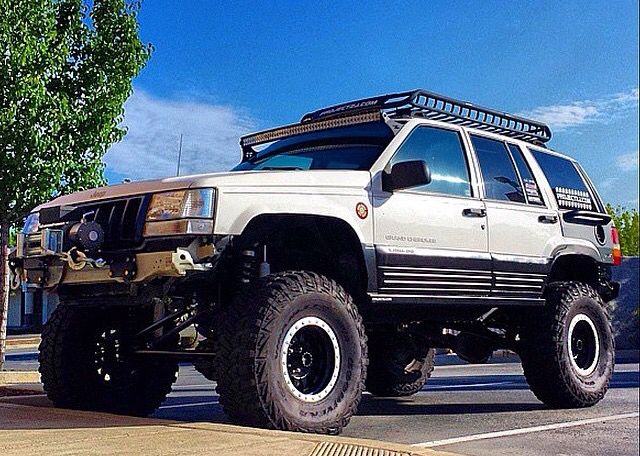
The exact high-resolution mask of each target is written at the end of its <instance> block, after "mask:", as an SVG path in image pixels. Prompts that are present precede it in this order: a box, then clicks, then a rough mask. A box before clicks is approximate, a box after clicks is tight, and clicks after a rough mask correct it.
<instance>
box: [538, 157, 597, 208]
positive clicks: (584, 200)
mask: <svg viewBox="0 0 640 456" xmlns="http://www.w3.org/2000/svg"><path fill="white" fill-rule="evenodd" d="M531 153H532V154H533V157H534V158H535V159H536V161H537V162H538V164H539V165H540V168H542V171H543V172H544V174H545V176H547V180H548V181H549V185H550V186H551V188H552V189H553V194H554V195H555V197H556V201H558V206H560V209H585V210H589V211H593V210H596V209H595V208H596V205H595V204H594V202H593V200H592V199H591V194H590V193H589V189H588V188H587V185H586V184H585V182H584V180H583V179H582V176H580V173H579V172H578V170H577V169H576V166H575V165H574V164H573V162H572V161H570V160H567V159H566V158H562V157H558V156H556V155H551V154H548V153H546V152H542V151H539V150H535V149H531Z"/></svg>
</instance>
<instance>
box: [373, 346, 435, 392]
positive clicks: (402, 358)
mask: <svg viewBox="0 0 640 456" xmlns="http://www.w3.org/2000/svg"><path fill="white" fill-rule="evenodd" d="M434 357H435V350H433V349H430V348H428V347H426V346H421V344H418V343H416V341H415V340H414V339H413V338H412V337H410V336H409V335H407V334H388V335H382V334H380V335H375V336H373V335H371V336H370V337H369V371H368V373H367V391H369V392H370V393H371V394H373V395H374V396H382V397H404V396H412V395H414V394H416V393H417V392H418V391H420V390H421V389H422V387H423V386H424V385H425V383H426V382H427V380H428V379H429V377H431V373H432V372H433V367H434Z"/></svg>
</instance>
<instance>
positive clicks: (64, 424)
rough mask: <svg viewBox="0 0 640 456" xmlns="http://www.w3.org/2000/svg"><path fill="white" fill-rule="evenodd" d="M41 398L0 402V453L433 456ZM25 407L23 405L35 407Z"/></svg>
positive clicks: (406, 449)
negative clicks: (67, 406)
mask: <svg viewBox="0 0 640 456" xmlns="http://www.w3.org/2000/svg"><path fill="white" fill-rule="evenodd" d="M43 401H44V398H41V397H31V398H24V397H23V398H4V399H0V435H1V436H2V438H0V454H2V455H3V456H9V455H16V456H17V455H20V456H26V455H40V454H83V455H102V454H108V455H114V454H163V455H174V454H175V455H198V456H202V455H204V454H212V455H217V456H257V455H260V456H269V455H274V456H307V455H308V456H333V455H336V456H337V455H341V456H342V455H359V456H368V455H371V456H374V455H375V456H409V455H415V456H419V455H423V456H427V455H429V456H437V455H451V454H452V453H445V452H438V451H434V450H428V449H421V448H415V447H409V446H406V445H401V444H394V443H386V442H377V441H373V440H361V439H352V438H343V437H332V436H318V435H310V434H302V433H293V432H281V431H268V430H262V429H254V428H244V427H238V426H231V425H226V424H215V423H183V422H176V421H168V420H158V419H148V418H132V417H124V416H117V415H108V414H104V413H93V412H80V411H73V410H63V409H55V408H51V407H47V405H46V404H44V403H42V402H43ZM38 403H39V405H40V406H35V405H26V404H38Z"/></svg>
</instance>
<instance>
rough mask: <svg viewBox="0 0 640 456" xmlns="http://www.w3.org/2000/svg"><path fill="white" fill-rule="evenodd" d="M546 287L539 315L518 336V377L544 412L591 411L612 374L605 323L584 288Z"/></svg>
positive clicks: (575, 285) (591, 292) (611, 342)
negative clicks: (521, 372)
mask: <svg viewBox="0 0 640 456" xmlns="http://www.w3.org/2000/svg"><path fill="white" fill-rule="evenodd" d="M549 287H550V288H549V290H548V291H547V293H548V294H547V303H546V306H545V309H544V310H543V311H542V313H541V314H540V315H539V316H538V317H537V318H532V319H531V320H530V321H529V322H528V323H526V324H525V325H524V329H523V332H522V341H521V344H522V348H521V349H520V353H519V354H520V357H521V359H522V367H523V370H524V375H525V377H526V379H527V382H528V383H529V386H530V387H531V391H533V393H534V394H535V395H536V397H537V398H538V399H540V400H541V401H542V402H544V403H545V404H546V405H548V406H549V407H553V408H578V407H589V406H592V405H594V404H596V403H598V402H599V401H600V400H601V399H602V398H603V397H604V395H605V393H606V392H607V389H608V387H609V381H610V380H611V376H612V374H613V368H614V358H615V354H614V340H613V335H612V330H611V321H610V319H609V316H608V314H607V311H606V309H605V307H604V303H603V302H602V298H601V297H600V296H599V295H598V293H597V292H596V291H595V290H594V289H593V288H592V287H590V286H589V285H587V284H584V283H581V282H556V283H553V284H550V285H549Z"/></svg>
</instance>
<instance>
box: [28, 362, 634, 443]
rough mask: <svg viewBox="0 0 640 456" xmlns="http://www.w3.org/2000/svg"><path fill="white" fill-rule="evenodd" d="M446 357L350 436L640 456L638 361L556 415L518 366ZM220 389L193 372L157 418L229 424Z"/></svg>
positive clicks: (356, 422)
mask: <svg viewBox="0 0 640 456" xmlns="http://www.w3.org/2000/svg"><path fill="white" fill-rule="evenodd" d="M438 358H440V362H441V364H447V365H441V366H439V367H436V370H435V372H434V375H433V377H432V378H431V380H430V381H429V383H428V385H427V387H426V388H425V389H424V390H423V391H421V392H420V393H418V394H417V395H416V396H413V397H410V398H403V399H391V398H375V397H373V396H371V395H369V394H365V397H364V399H363V401H362V404H361V406H360V410H359V413H358V415H357V416H355V417H353V419H352V421H351V424H350V425H349V426H348V427H347V428H346V429H345V432H344V435H345V436H349V437H356V438H363V439H376V440H384V441H390V442H398V443H404V444H410V445H418V446H416V447H415V448H434V449H438V450H447V451H451V452H457V453H464V454H469V455H494V454H518V455H541V454H543V455H547V454H563V455H590V454H593V455H601V454H615V455H637V454H638V449H639V448H638V445H639V443H638V428H639V426H638V411H639V406H638V401H639V396H638V393H639V385H640V373H639V372H638V363H637V361H633V362H628V361H629V360H625V359H621V360H620V361H619V363H618V364H617V365H616V371H615V374H614V377H613V380H612V383H611V387H610V390H609V392H608V394H607V396H606V398H605V399H604V400H603V401H602V402H601V403H600V404H598V405H596V406H595V407H591V408H587V409H579V410H549V409H546V408H545V407H544V406H543V405H542V404H541V403H540V402H538V400H537V399H536V398H535V396H533V394H532V393H531V392H530V391H529V389H528V386H527V384H526V381H525V379H524V377H523V375H522V369H521V367H520V364H519V363H517V362H514V359H506V360H505V359H500V360H499V361H500V362H498V363H492V364H486V365H459V364H452V360H451V358H450V357H449V358H443V357H438ZM625 361H626V362H625ZM214 387H215V385H214V384H213V383H211V382H209V381H207V380H206V379H204V378H203V377H202V376H201V375H200V374H198V373H197V372H196V371H195V370H194V369H193V367H191V366H186V365H185V366H183V367H181V369H180V377H179V379H178V381H177V382H176V384H175V385H174V388H173V392H172V393H171V395H170V396H169V397H168V398H167V400H166V401H165V403H164V404H163V405H162V407H161V408H160V409H159V410H157V411H156V413H155V414H154V415H153V416H154V417H156V418H163V419H171V420H177V421H187V422H190V421H213V422H217V423H227V422H228V421H227V419H226V417H225V415H224V413H223V412H222V409H221V407H220V405H219V404H218V396H217V395H216V393H215V391H214ZM31 400H37V399H31Z"/></svg>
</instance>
